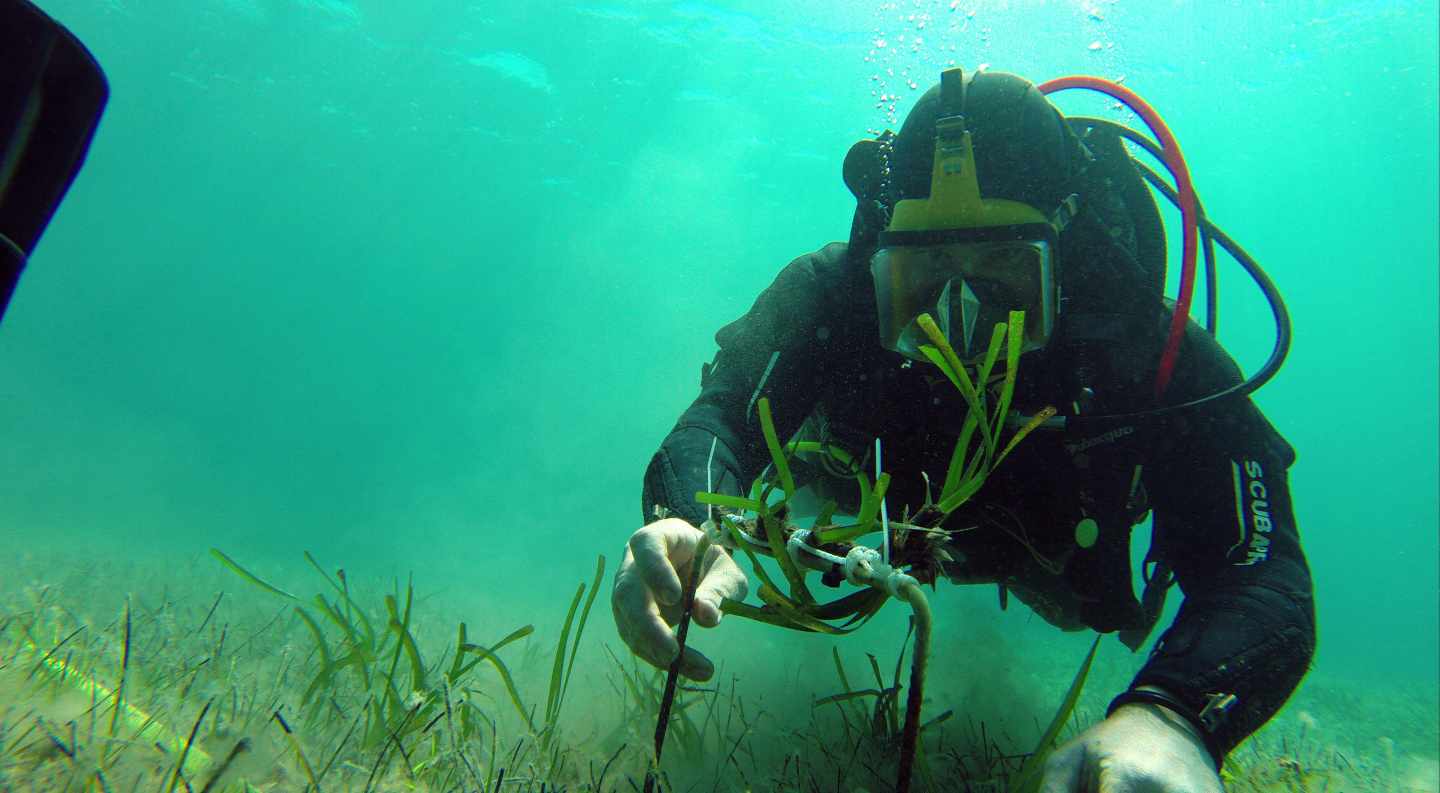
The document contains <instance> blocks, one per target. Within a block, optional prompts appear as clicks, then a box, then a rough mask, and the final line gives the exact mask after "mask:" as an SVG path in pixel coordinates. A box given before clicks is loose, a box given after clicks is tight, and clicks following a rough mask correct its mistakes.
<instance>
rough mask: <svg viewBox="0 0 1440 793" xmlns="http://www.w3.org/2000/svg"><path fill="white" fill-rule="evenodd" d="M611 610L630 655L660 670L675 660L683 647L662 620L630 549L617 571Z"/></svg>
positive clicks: (611, 595)
mask: <svg viewBox="0 0 1440 793" xmlns="http://www.w3.org/2000/svg"><path fill="white" fill-rule="evenodd" d="M610 608H611V610H612V611H613V612H614V614H615V628H616V630H617V632H618V633H619V634H620V639H621V641H623V642H625V646H627V647H629V648H630V651H631V652H633V653H635V654H636V655H638V656H640V657H641V658H642V659H644V660H645V661H646V662H648V663H650V664H652V665H654V666H657V667H660V668H661V669H664V668H665V667H668V666H669V665H670V662H671V661H674V660H675V654H676V653H677V652H678V651H679V649H680V646H679V644H678V643H677V642H676V641H675V637H674V635H672V634H671V633H670V625H669V624H668V623H666V622H665V620H664V618H663V617H662V616H661V614H660V606H659V604H658V603H656V602H655V598H654V597H653V596H652V595H651V594H650V588H649V587H648V586H646V585H645V581H644V580H643V579H642V577H641V576H640V574H639V572H638V566H637V564H636V562H635V557H634V556H633V554H632V553H631V551H630V549H629V548H626V549H625V558H624V559H623V560H622V561H621V562H620V568H619V569H618V570H616V571H615V589H614V590H613V591H612V592H611V594H610Z"/></svg>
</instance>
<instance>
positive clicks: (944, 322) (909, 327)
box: [870, 69, 1073, 361]
mask: <svg viewBox="0 0 1440 793" xmlns="http://www.w3.org/2000/svg"><path fill="white" fill-rule="evenodd" d="M965 93H966V80H965V77H964V75H963V74H962V73H961V71H960V70H959V69H947V70H945V71H944V72H942V73H941V75H940V102H941V115H940V117H939V118H938V119H937V120H936V122H935V155H934V161H933V164H932V168H931V174H930V194H929V195H928V196H926V197H924V198H909V199H904V200H901V201H897V202H896V203H895V207H894V210H893V211H892V212H891V215H890V219H889V223H888V224H887V226H886V227H885V230H884V231H882V232H880V234H879V239H878V243H879V246H878V248H877V251H876V253H875V254H874V256H873V257H872V258H871V260H870V272H871V275H872V276H874V279H875V297H876V308H877V311H878V314H879V320H880V341H881V343H882V344H883V345H884V346H885V347H886V348H888V349H891V350H894V351H896V352H899V353H901V354H903V355H905V356H907V357H909V358H914V359H916V360H922V361H923V360H925V357H924V355H923V354H922V353H921V352H920V345H921V344H928V343H929V340H928V337H927V336H926V334H925V333H924V331H923V330H921V328H920V327H919V325H918V324H917V323H916V319H917V318H918V317H919V316H920V315H921V314H922V313H928V314H929V315H930V316H931V317H932V318H933V319H934V320H935V323H936V325H937V326H938V327H939V329H940V331H941V332H942V333H943V334H944V335H945V336H946V337H947V338H948V340H949V342H950V344H951V346H952V347H954V348H955V352H956V353H957V354H958V355H959V356H960V358H961V359H962V360H973V359H976V358H979V357H983V356H984V354H985V352H986V350H988V349H989V342H990V336H991V333H992V332H993V330H994V327H995V325H996V324H1005V323H1006V321H1007V318H1008V317H1009V315H1010V312H1012V311H1023V312H1025V340H1024V348H1023V349H1025V350H1034V349H1038V348H1040V347H1043V346H1045V344H1046V343H1047V342H1048V341H1049V340H1050V333H1051V331H1052V329H1053V327H1054V324H1055V313H1056V305H1057V303H1058V292H1057V287H1056V267H1055V252H1056V249H1057V247H1058V244H1059V235H1060V228H1061V227H1062V226H1063V223H1064V220H1065V219H1066V218H1064V217H1062V214H1065V213H1060V212H1057V213H1056V216H1055V217H1054V218H1052V217H1050V216H1047V215H1046V214H1045V213H1043V212H1041V211H1040V210H1039V209H1036V208H1035V207H1033V206H1031V205H1029V204H1026V203H1023V202H1020V201H1012V200H1007V199H1002V198H985V197H983V196H981V194H980V183H979V179H978V174H977V171H976V167H975V147H974V143H973V141H972V139H971V135H970V132H969V131H968V130H967V129H966V127H965ZM1069 204H1070V200H1069V199H1067V201H1066V205H1067V206H1068V205H1069ZM1071 210H1073V206H1068V209H1067V212H1068V211H1071Z"/></svg>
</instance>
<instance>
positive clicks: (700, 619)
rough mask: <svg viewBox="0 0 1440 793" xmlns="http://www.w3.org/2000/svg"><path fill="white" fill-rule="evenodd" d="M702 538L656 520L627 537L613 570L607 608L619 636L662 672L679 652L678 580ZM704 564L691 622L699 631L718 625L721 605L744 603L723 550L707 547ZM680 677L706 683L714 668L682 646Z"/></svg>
mask: <svg viewBox="0 0 1440 793" xmlns="http://www.w3.org/2000/svg"><path fill="white" fill-rule="evenodd" d="M704 536H705V535H704V532H702V531H700V530H699V529H697V528H695V527H694V526H691V525H690V524H689V523H686V522H685V521H683V520H680V519H679V518H664V519H662V520H657V521H655V522H654V523H651V524H650V525H648V526H645V527H644V528H642V529H640V530H639V531H637V532H635V533H634V534H632V535H630V542H629V543H627V544H626V546H625V559H624V560H623V561H622V562H620V569H619V570H617V571H615V589H614V591H612V592H611V594H610V608H611V610H612V611H613V612H614V613H615V627H616V628H617V629H618V630H619V632H620V638H621V640H623V641H624V642H625V644H626V646H628V647H629V648H630V650H631V651H632V652H634V653H635V654H636V655H638V656H640V657H641V658H643V659H645V660H646V661H647V662H649V663H651V664H653V665H655V666H657V667H659V668H661V669H665V668H668V667H669V666H670V664H671V662H673V661H674V660H675V654H676V653H677V652H679V649H680V645H679V643H678V642H677V641H675V635H674V634H673V633H672V632H671V626H673V625H674V624H675V623H677V622H679V620H680V612H681V611H682V605H683V604H682V603H681V602H680V601H681V597H682V593H683V592H684V588H683V585H682V583H681V582H682V581H684V580H687V579H688V577H689V575H690V566H691V564H693V563H694V561H695V549H696V546H697V545H698V544H699V543H700V539H701V538H702V537H704ZM704 564H705V566H704V567H703V568H701V569H702V571H703V577H702V578H701V579H700V583H699V585H698V586H697V587H696V588H695V605H694V606H693V607H692V608H691V610H690V618H691V620H692V621H693V622H694V623H695V624H698V625H700V626H701V627H705V628H713V627H715V626H716V625H719V624H720V616H721V614H720V603H721V601H722V600H723V599H724V598H730V599H732V600H743V599H744V598H745V593H746V591H748V589H749V587H748V584H747V583H746V581H745V574H744V573H743V572H741V571H740V567H739V566H738V565H736V564H735V560H734V559H731V558H730V554H728V553H726V552H725V549H723V548H721V547H719V546H717V545H711V546H710V550H709V551H708V552H707V553H706V554H705V560H704ZM687 645H688V642H687ZM680 674H682V675H684V676H685V677H688V678H690V679H691V680H697V681H702V680H709V679H710V676H711V675H713V674H715V665H714V664H712V663H710V659H708V658H706V657H705V656H703V655H701V654H700V653H699V652H696V651H695V650H693V649H692V648H690V647H689V646H687V647H686V648H685V657H684V658H683V659H681V662H680Z"/></svg>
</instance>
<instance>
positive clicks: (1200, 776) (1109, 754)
mask: <svg viewBox="0 0 1440 793" xmlns="http://www.w3.org/2000/svg"><path fill="white" fill-rule="evenodd" d="M1040 790H1041V793H1089V792H1090V791H1097V792H1098V793H1223V790H1224V789H1223V787H1222V786H1221V784H1220V776H1219V775H1218V774H1216V773H1215V764H1214V761H1213V760H1211V759H1210V753H1209V751H1208V750H1207V749H1206V748H1205V744H1204V742H1203V741H1202V740H1201V739H1200V736H1199V734H1198V733H1196V731H1195V728H1194V727H1192V726H1190V723H1189V722H1187V721H1186V720H1185V719H1184V718H1182V717H1180V716H1179V715H1177V714H1175V713H1171V712H1170V711H1169V710H1167V709H1166V708H1164V707H1162V706H1160V705H1152V704H1149V703H1131V704H1127V705H1121V706H1120V707H1119V708H1116V709H1115V712H1114V713H1113V714H1111V715H1110V717H1109V718H1107V719H1105V720H1104V721H1102V722H1100V723H1099V724H1095V725H1093V726H1091V727H1090V728H1089V729H1087V730H1085V731H1084V732H1082V733H1080V734H1079V735H1077V736H1075V737H1074V738H1072V739H1071V740H1070V741H1069V742H1067V743H1066V744H1064V745H1063V746H1061V747H1060V748H1058V749H1056V750H1055V753H1054V754H1052V755H1050V759H1049V760H1048V761H1047V762H1046V763H1045V778H1044V781H1043V784H1042V785H1041V787H1040Z"/></svg>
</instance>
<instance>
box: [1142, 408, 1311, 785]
mask: <svg viewBox="0 0 1440 793" xmlns="http://www.w3.org/2000/svg"><path fill="white" fill-rule="evenodd" d="M1173 440H1174V441H1175V442H1174V443H1173V445H1171V447H1170V448H1171V449H1172V452H1171V453H1170V454H1169V455H1167V456H1168V457H1169V458H1170V459H1168V460H1165V461H1164V462H1163V463H1161V464H1160V465H1157V466H1155V469H1156V470H1155V471H1154V475H1153V476H1152V477H1150V478H1148V481H1149V483H1150V489H1151V496H1152V499H1153V501H1154V507H1155V536H1156V542H1157V543H1158V545H1157V548H1156V550H1157V551H1158V554H1159V557H1160V558H1161V559H1163V560H1164V561H1166V562H1167V563H1169V564H1170V565H1171V566H1172V567H1173V568H1174V570H1175V574H1176V579H1177V581H1178V583H1179V585H1180V588H1181V590H1182V591H1183V592H1184V593H1185V601H1184V603H1183V605H1182V606H1181V608H1180V611H1179V614H1178V615H1177V616H1176V618H1175V621H1174V623H1173V624H1172V625H1171V626H1170V628H1169V629H1168V630H1167V631H1166V632H1165V633H1164V635H1162V636H1161V637H1160V639H1159V641H1157V642H1156V646H1155V649H1154V650H1153V651H1152V653H1151V656H1150V658H1149V660H1148V662H1147V663H1146V664H1145V666H1144V667H1143V668H1142V669H1141V670H1140V672H1139V674H1138V675H1137V676H1136V677H1135V680H1134V682H1133V683H1132V686H1131V689H1132V690H1135V689H1138V688H1142V687H1155V688H1157V689H1160V690H1161V691H1163V692H1165V693H1167V694H1169V695H1171V696H1173V697H1174V698H1175V699H1177V700H1179V703H1180V704H1181V705H1182V706H1183V708H1184V709H1186V710H1187V711H1188V715H1189V716H1191V717H1194V716H1197V715H1198V714H1200V713H1201V712H1202V711H1204V710H1205V708H1206V706H1207V705H1210V704H1211V702H1212V700H1213V702H1214V705H1215V707H1216V708H1217V710H1216V711H1215V715H1216V716H1217V720H1216V723H1215V726H1214V727H1213V729H1210V730H1208V733H1209V738H1208V742H1209V745H1210V746H1211V748H1212V751H1214V752H1216V753H1218V755H1219V756H1218V757H1217V758H1216V760H1217V762H1218V761H1219V760H1220V759H1221V758H1223V756H1224V754H1225V753H1228V752H1229V751H1230V750H1231V749H1232V748H1234V747H1235V745H1236V744H1238V743H1239V742H1240V741H1241V740H1243V739H1244V738H1245V737H1246V736H1248V735H1249V734H1250V733H1252V732H1254V731H1255V730H1256V729H1258V728H1259V727H1260V726H1261V725H1262V724H1264V723H1265V722H1266V721H1267V720H1269V719H1270V717H1271V716H1273V715H1274V714H1275V712H1276V711H1278V710H1279V709H1280V707H1281V706H1282V705H1283V704H1284V703H1285V700H1286V699H1287V698H1288V697H1289V696H1290V694H1291V693H1292V692H1293V691H1294V690H1295V687H1296V686H1297V685H1298V684H1299V682H1300V679H1301V678H1302V677H1304V675H1305V672H1306V671H1307V669H1308V666H1309V663H1310V660H1311V658H1312V657H1313V655H1314V651H1315V613H1314V603H1313V599H1312V587H1311V582H1310V571H1309V569H1308V567H1307V565H1306V562H1305V555H1304V552H1303V550H1302V549H1301V545H1300V537H1299V532H1298V529H1297V527H1296V523H1295V516H1294V512H1293V510H1292V508H1291V503H1290V491H1289V486H1288V483H1287V481H1286V469H1287V468H1288V467H1289V466H1290V464H1291V463H1292V462H1293V461H1294V452H1293V451H1292V450H1291V449H1290V447H1289V445H1288V444H1286V443H1285V441H1284V440H1283V439H1281V438H1280V436H1279V435H1278V434H1277V433H1275V431H1274V430H1273V429H1272V428H1271V427H1270V425H1269V423H1268V422H1267V421H1265V419H1264V417H1263V416H1261V415H1260V413H1259V411H1258V409H1256V408H1255V407H1254V405H1253V404H1251V403H1250V401H1249V400H1248V399H1244V400H1239V401H1237V402H1232V403H1230V404H1229V405H1227V406H1225V407H1224V408H1222V409H1218V410H1214V411H1211V412H1210V413H1209V414H1208V415H1203V416H1198V417H1192V418H1191V419H1190V420H1188V421H1187V422H1185V423H1184V424H1183V427H1182V429H1181V430H1180V432H1179V437H1176V438H1174V439H1173ZM1226 695H1233V696H1234V697H1235V699H1234V701H1233V704H1230V705H1229V707H1228V709H1225V708H1224V705H1225V703H1226V702H1227V700H1225V699H1224V697H1225V696H1226ZM1222 713H1223V716H1221V714H1222Z"/></svg>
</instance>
